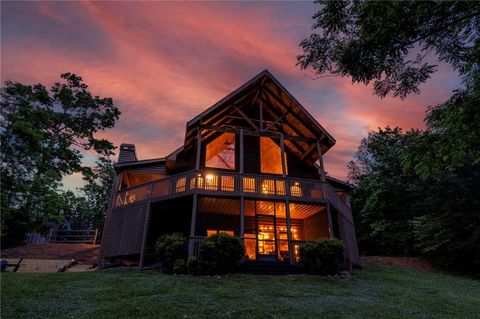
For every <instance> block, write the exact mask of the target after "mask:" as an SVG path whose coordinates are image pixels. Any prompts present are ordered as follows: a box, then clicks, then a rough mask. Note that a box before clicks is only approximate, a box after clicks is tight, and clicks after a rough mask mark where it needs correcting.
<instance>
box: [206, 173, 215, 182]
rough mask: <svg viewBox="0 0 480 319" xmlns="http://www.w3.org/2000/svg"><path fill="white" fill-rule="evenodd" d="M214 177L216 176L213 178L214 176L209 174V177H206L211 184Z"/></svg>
mask: <svg viewBox="0 0 480 319" xmlns="http://www.w3.org/2000/svg"><path fill="white" fill-rule="evenodd" d="M213 177H214V176H213V175H212V174H207V175H206V176H205V179H206V180H207V181H208V182H211V181H212V180H213Z"/></svg>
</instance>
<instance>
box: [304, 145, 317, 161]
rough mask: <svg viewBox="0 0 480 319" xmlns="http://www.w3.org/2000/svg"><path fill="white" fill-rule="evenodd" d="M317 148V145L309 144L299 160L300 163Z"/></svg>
mask: <svg viewBox="0 0 480 319" xmlns="http://www.w3.org/2000/svg"><path fill="white" fill-rule="evenodd" d="M316 147H317V144H316V143H315V144H311V145H310V147H309V148H308V150H307V151H306V152H305V153H304V154H303V155H302V157H301V158H300V160H301V161H303V160H304V159H305V157H307V156H308V154H310V153H311V152H312V151H313V150H314V149H315V148H316Z"/></svg>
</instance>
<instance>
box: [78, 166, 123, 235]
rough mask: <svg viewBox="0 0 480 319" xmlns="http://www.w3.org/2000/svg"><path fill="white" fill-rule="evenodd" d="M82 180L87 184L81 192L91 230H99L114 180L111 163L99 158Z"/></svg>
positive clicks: (113, 170)
mask: <svg viewBox="0 0 480 319" xmlns="http://www.w3.org/2000/svg"><path fill="white" fill-rule="evenodd" d="M86 171H87V170H86ZM84 179H85V181H86V182H87V184H86V185H85V186H84V187H82V189H81V190H82V192H83V193H84V194H85V196H86V198H87V205H88V211H89V212H90V214H89V220H90V222H91V223H92V227H93V228H101V227H102V225H103V220H104V217H105V214H106V211H107V207H108V202H109V199H110V195H111V193H112V187H113V181H114V179H115V169H114V167H113V163H112V161H110V160H109V159H107V158H103V157H102V158H100V159H99V160H98V161H97V166H96V167H94V168H93V169H91V170H88V171H87V172H86V173H85V177H84Z"/></svg>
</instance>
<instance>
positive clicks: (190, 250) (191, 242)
mask: <svg viewBox="0 0 480 319" xmlns="http://www.w3.org/2000/svg"><path fill="white" fill-rule="evenodd" d="M195 179H197V177H195ZM197 198H198V193H197V188H195V192H194V193H193V204H192V220H191V222H190V238H189V240H188V259H191V258H192V257H193V254H194V248H195V247H194V237H195V220H196V218H197Z"/></svg>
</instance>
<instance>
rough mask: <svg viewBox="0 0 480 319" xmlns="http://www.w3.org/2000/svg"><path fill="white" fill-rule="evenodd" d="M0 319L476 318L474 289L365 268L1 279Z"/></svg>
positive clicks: (455, 281)
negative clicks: (344, 273)
mask: <svg viewBox="0 0 480 319" xmlns="http://www.w3.org/2000/svg"><path fill="white" fill-rule="evenodd" d="M1 318H2V319H7V318H89V319H93V318H295V319H300V318H329V319H331V318H375V319H381V318H435V319H439V318H469V319H470V318H480V281H478V280H474V279H466V278H461V277H454V276H449V275H444V274H437V273H429V272H423V271H417V270H411V269H404V268H398V267H393V266H379V265H371V266H368V267H366V268H365V269H364V270H362V271H358V272H357V273H356V274H355V275H354V276H353V277H352V278H350V279H335V278H324V277H317V276H308V275H292V276H254V275H244V274H238V275H233V276H227V277H219V278H216V277H212V278H203V277H201V278H195V277H189V276H169V275H161V274H159V273H158V272H155V271H143V272H139V271H135V270H131V271H130V270H128V271H127V270H102V271H96V272H88V273H59V274H24V273H3V274H1Z"/></svg>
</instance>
